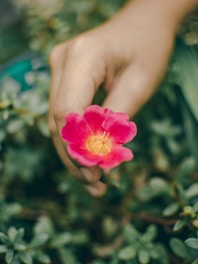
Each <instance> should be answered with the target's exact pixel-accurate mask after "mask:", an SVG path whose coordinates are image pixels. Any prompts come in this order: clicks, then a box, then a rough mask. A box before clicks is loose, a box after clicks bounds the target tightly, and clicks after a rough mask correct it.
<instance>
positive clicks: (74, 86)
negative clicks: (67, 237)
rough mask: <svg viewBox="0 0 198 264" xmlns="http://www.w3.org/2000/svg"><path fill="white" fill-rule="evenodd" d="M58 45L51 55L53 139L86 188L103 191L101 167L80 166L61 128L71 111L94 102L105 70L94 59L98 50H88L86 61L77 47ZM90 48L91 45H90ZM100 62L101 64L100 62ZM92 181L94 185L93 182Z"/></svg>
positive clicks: (77, 110)
mask: <svg viewBox="0 0 198 264" xmlns="http://www.w3.org/2000/svg"><path fill="white" fill-rule="evenodd" d="M67 46H68V45H59V46H58V47H57V48H55V49H54V51H53V53H52V56H51V60H50V63H51V89H50V99H49V102H50V111H49V127H50V131H51V134H52V138H53V142H54V144H55V146H56V149H57V152H58V154H59V156H60V158H61V160H62V161H63V164H64V165H65V166H66V167H67V168H68V169H69V170H70V172H71V173H72V174H73V175H75V176H76V177H77V179H79V180H80V181H81V182H84V183H86V184H89V185H88V187H87V190H89V192H90V193H91V194H92V195H93V196H100V195H103V194H104V192H105V190H106V186H105V184H103V183H101V182H99V179H100V177H101V171H100V169H99V168H97V167H93V168H89V169H88V168H77V167H76V166H75V165H74V163H73V162H72V161H71V159H70V158H69V157H68V155H67V153H66V146H65V144H64V143H63V142H62V140H61V138H60V131H61V129H62V126H63V125H64V124H65V116H66V115H67V113H69V112H72V111H73V112H79V113H82V112H83V110H84V108H85V107H86V106H88V105H89V104H91V101H92V99H93V96H94V94H95V91H96V89H97V87H98V86H99V84H100V83H101V82H103V78H104V70H103V69H102V65H101V64H100V63H99V59H95V58H94V56H96V54H94V53H91V54H90V56H88V54H86V56H87V58H88V60H87V63H85V62H86V59H87V58H86V59H85V58H84V56H82V55H81V54H80V53H79V51H78V50H76V47H75V48H72V49H71V48H70V51H69V55H68V47H67ZM88 50H90V49H88ZM99 65H100V66H99ZM92 185H93V186H92Z"/></svg>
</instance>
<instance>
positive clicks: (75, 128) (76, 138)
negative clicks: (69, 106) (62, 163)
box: [61, 113, 90, 144]
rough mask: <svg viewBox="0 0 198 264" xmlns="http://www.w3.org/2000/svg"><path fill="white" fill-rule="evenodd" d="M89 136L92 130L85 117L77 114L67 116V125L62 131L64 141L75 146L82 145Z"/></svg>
mask: <svg viewBox="0 0 198 264" xmlns="http://www.w3.org/2000/svg"><path fill="white" fill-rule="evenodd" d="M89 134H90V129H89V126H88V124H87V121H86V120H85V119H84V117H82V116H81V115H79V114H76V113H70V114H68V115H67V116H66V125H65V126H64V127H63V128H62V131H61V136H62V139H64V140H65V141H67V142H70V143H73V144H81V143H82V142H83V140H84V139H85V138H86V137H87V136H88V135H89Z"/></svg>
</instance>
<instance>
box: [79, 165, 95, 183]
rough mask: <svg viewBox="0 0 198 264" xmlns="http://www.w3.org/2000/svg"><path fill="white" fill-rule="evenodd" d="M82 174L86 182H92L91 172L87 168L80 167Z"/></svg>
mask: <svg viewBox="0 0 198 264" xmlns="http://www.w3.org/2000/svg"><path fill="white" fill-rule="evenodd" d="M80 170H81V172H82V174H83V176H84V177H85V179H86V180H87V181H88V182H92V181H93V176H94V175H93V173H92V172H91V171H90V170H89V169H87V168H81V169H80Z"/></svg>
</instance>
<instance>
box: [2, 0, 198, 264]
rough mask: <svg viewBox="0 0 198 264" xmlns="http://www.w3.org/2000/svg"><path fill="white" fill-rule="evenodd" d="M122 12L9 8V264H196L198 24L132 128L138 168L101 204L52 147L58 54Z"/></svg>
mask: <svg viewBox="0 0 198 264" xmlns="http://www.w3.org/2000/svg"><path fill="white" fill-rule="evenodd" d="M125 2H126V1H124V0H108V1H106V0H48V1H47V0H35V1H31V0H12V1H11V0H1V1H0V263H1V264H7V263H8V264H21V263H24V264H34V263H35V264H37V263H44V264H48V263H52V264H123V263H124V264H125V263H126V264H147V263H148V264H150V263H151V264H177V263H178V264H188V263H189V264H190V263H193V264H198V183H197V180H198V170H197V167H198V164H197V163H198V148H197V146H198V107H197V106H198V104H197V98H198V89H197V83H198V74H197V73H198V55H197V54H198V48H197V47H198V45H197V44H198V19H197V15H196V14H195V15H193V16H192V17H190V18H189V19H188V20H187V21H185V23H184V25H182V26H181V29H180V30H179V31H178V37H177V42H176V47H175V52H174V54H173V58H172V62H171V64H170V66H169V70H168V74H167V77H166V79H165V80H164V83H163V84H162V86H161V87H160V89H159V91H158V92H157V93H156V95H155V96H154V97H153V98H152V100H151V101H150V102H149V103H147V104H146V105H145V107H144V108H143V109H142V110H141V111H140V112H139V113H138V115H137V116H136V118H135V122H136V123H137V126H138V131H139V132H138V136H137V137H136V139H135V140H134V141H133V142H132V143H129V144H128V147H131V148H132V149H133V152H134V153H135V158H134V160H133V162H128V163H124V164H122V165H120V166H119V167H118V168H116V169H114V170H112V171H111V172H109V174H108V175H107V176H106V181H107V184H108V186H109V187H108V191H107V193H106V195H105V196H104V197H102V198H97V199H96V198H93V197H91V196H90V195H89V194H88V193H87V192H86V191H85V190H84V189H83V187H82V185H81V184H80V183H78V182H77V181H76V180H75V179H74V178H73V177H72V175H70V174H69V172H68V171H67V169H66V168H64V167H63V166H62V164H61V162H60V161H59V158H58V156H57V154H56V152H55V149H54V147H53V144H52V142H51V139H50V136H49V131H48V126H47V115H48V91H49V84H50V71H49V66H48V56H49V53H50V50H51V48H52V47H53V46H54V45H55V44H56V43H59V42H61V41H64V40H67V39H69V38H71V37H74V36H75V35H77V34H79V33H80V32H83V31H85V30H87V29H90V28H92V27H95V26H97V25H98V24H100V23H102V22H103V21H105V20H106V19H108V18H110V17H111V16H112V15H113V14H114V13H115V12H116V11H117V10H119V8H121V7H122V6H123V5H124V3H125ZM142 19H143V18H142ZM103 97H104V94H103V92H102V91H100V92H99V93H98V94H97V96H96V98H95V99H94V101H95V103H97V104H101V102H102V99H103Z"/></svg>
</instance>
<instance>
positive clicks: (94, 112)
mask: <svg viewBox="0 0 198 264" xmlns="http://www.w3.org/2000/svg"><path fill="white" fill-rule="evenodd" d="M112 113H113V112H112V111H111V110H109V109H107V108H104V107H100V106H98V105H90V106H88V107H87V108H86V110H85V112H84V118H85V119H86V120H87V123H88V124H89V126H90V128H91V130H92V131H93V132H98V131H103V130H102V123H103V121H104V119H105V118H106V116H108V115H109V114H112Z"/></svg>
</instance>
